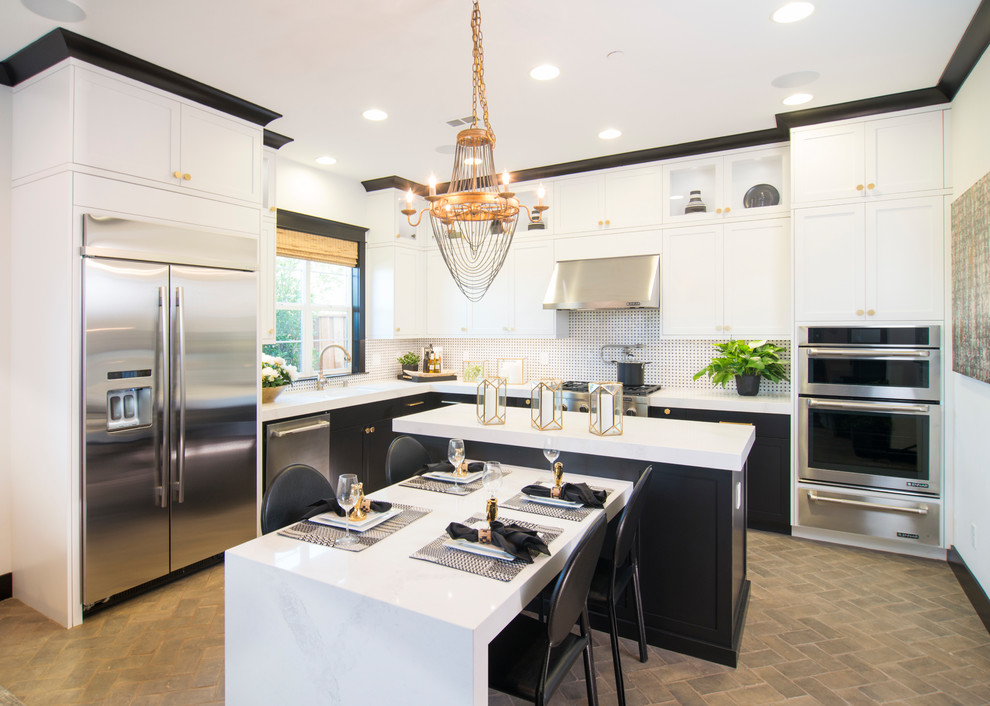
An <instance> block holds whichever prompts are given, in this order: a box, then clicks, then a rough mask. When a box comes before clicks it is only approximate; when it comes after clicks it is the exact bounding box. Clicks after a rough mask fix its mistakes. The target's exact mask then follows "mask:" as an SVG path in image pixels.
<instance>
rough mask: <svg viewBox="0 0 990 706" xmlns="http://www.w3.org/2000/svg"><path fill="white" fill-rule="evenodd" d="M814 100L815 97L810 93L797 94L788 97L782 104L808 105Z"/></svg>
mask: <svg viewBox="0 0 990 706" xmlns="http://www.w3.org/2000/svg"><path fill="white" fill-rule="evenodd" d="M812 98H814V96H813V95H811V94H810V93H795V94H794V95H791V96H787V98H785V99H784V100H782V101H781V103H783V104H784V105H801V104H802V103H807V102H808V101H810V100H811V99H812Z"/></svg>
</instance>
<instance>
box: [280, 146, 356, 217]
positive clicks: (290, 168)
mask: <svg viewBox="0 0 990 706" xmlns="http://www.w3.org/2000/svg"><path fill="white" fill-rule="evenodd" d="M277 177H278V184H277V187H276V188H277V203H278V207H279V208H281V209H284V210H287V211H295V212H297V213H305V214H306V215H308V216H318V217H320V218H326V219H328V220H332V221H341V222H343V223H350V224H351V225H356V226H367V223H366V222H365V221H366V220H367V218H366V211H367V208H366V206H365V201H366V198H367V194H366V192H365V190H364V187H363V186H361V182H359V181H354V180H352V179H346V178H344V177H342V176H338V175H336V174H333V173H331V172H328V171H326V170H324V169H319V168H316V167H312V168H311V167H305V166H303V165H301V164H299V163H298V162H293V161H291V160H288V159H284V158H282V157H281V156H280V157H279V159H278V171H277Z"/></svg>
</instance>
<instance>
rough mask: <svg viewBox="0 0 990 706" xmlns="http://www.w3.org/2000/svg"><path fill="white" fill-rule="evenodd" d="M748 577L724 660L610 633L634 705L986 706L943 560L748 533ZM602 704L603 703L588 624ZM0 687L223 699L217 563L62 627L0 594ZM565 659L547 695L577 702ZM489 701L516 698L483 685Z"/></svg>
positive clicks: (60, 698)
mask: <svg viewBox="0 0 990 706" xmlns="http://www.w3.org/2000/svg"><path fill="white" fill-rule="evenodd" d="M749 572H750V579H751V580H752V582H753V587H752V595H751V599H750V606H749V613H748V619H747V623H746V629H745V631H744V633H743V643H742V656H741V660H740V665H739V667H738V668H736V669H731V668H728V667H723V666H720V665H716V664H711V663H710V662H705V661H702V660H698V659H694V658H691V657H685V656H684V655H680V654H677V653H674V652H668V651H666V650H660V649H657V648H654V647H651V648H650V660H649V661H648V662H647V663H646V664H640V663H639V662H638V661H637V660H636V657H635V655H636V647H635V644H634V643H632V642H631V641H624V659H623V665H624V666H625V668H626V673H627V675H628V676H627V679H626V697H627V702H628V704H629V705H630V706H642V705H643V704H736V705H738V704H775V703H786V704H791V705H793V706H803V705H804V704H874V703H897V704H919V705H921V704H924V705H926V706H928V705H931V706H939V705H941V704H964V705H965V704H990V635H988V633H987V631H986V630H985V629H984V627H983V624H982V623H981V622H980V620H979V618H977V616H976V613H975V612H974V611H973V609H972V607H971V606H970V604H969V602H968V601H967V600H966V597H965V595H964V594H963V592H962V589H960V588H959V585H958V584H957V583H956V580H955V578H954V577H953V575H952V571H951V570H950V569H949V567H948V565H947V564H945V563H943V562H936V561H930V560H925V559H914V558H910V557H902V556H896V555H892V554H883V553H879V552H871V551H867V550H863V549H855V548H850V547H838V546H834V545H828V544H821V543H817V542H810V541H807V540H801V539H795V538H792V537H784V536H781V535H775V534H768V533H764V532H750V533H749ZM595 645H596V650H595V664H596V671H597V674H598V687H599V695H600V701H601V703H602V705H603V706H611V705H612V704H615V703H616V702H617V701H616V694H615V684H614V681H613V677H612V663H611V653H610V651H609V648H608V637H607V636H606V635H604V634H601V633H595ZM0 685H2V686H3V687H5V688H6V689H7V690H9V691H10V692H11V693H12V694H13V696H14V697H16V698H18V699H20V700H21V701H23V702H24V703H25V704H28V705H32V704H77V703H79V704H82V703H99V704H199V703H223V567H219V566H218V567H213V568H210V569H207V570H204V571H201V572H200V573H198V574H194V575H192V576H189V577H187V578H184V579H182V580H181V581H178V582H176V583H173V584H170V585H168V586H165V587H163V588H160V589H158V590H156V591H154V592H152V593H149V594H146V595H144V596H140V597H138V598H134V599H132V600H130V601H128V602H126V603H123V604H121V605H118V606H115V607H113V608H110V609H108V610H105V611H103V612H101V613H98V614H96V615H94V616H92V617H90V618H88V619H87V620H86V621H85V623H84V624H83V625H81V626H79V627H77V628H73V629H72V630H64V629H62V628H61V627H59V626H58V625H55V624H54V623H52V622H51V621H49V620H47V619H45V618H43V617H42V616H40V615H38V614H37V613H35V612H34V611H32V610H31V609H29V608H27V607H25V606H24V605H23V604H21V603H20V602H19V601H17V600H14V599H10V600H6V601H3V602H0ZM5 697H6V695H5V694H4V692H3V689H0V704H6V703H8V702H7V701H5V700H4V698H5ZM584 701H585V698H584V679H583V670H582V669H581V668H580V667H579V668H578V669H576V670H575V671H574V672H573V673H572V674H571V677H570V679H569V680H568V681H566V682H565V683H564V684H563V685H562V686H561V688H560V690H559V691H558V693H557V694H556V695H555V696H554V698H553V699H552V700H551V702H550V703H551V705H552V706H563V705H564V704H581V703H584ZM489 703H490V704H491V705H492V706H504V705H508V704H516V703H521V702H517V701H516V700H514V699H510V698H508V697H506V696H504V695H502V694H498V693H495V692H492V694H491V696H490V699H489Z"/></svg>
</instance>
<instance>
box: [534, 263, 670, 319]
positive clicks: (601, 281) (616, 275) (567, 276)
mask: <svg viewBox="0 0 990 706" xmlns="http://www.w3.org/2000/svg"><path fill="white" fill-rule="evenodd" d="M543 308H544V309H659V308H660V256H659V255H635V256H632V257H606V258H602V259H600V260H565V261H563V262H558V263H557V264H556V266H555V267H554V269H553V276H552V277H551V278H550V286H548V287H547V294H546V296H545V297H544V298H543Z"/></svg>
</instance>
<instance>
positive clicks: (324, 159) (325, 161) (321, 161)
mask: <svg viewBox="0 0 990 706" xmlns="http://www.w3.org/2000/svg"><path fill="white" fill-rule="evenodd" d="M316 163H317V164H336V163H337V160H336V159H334V158H333V157H331V156H329V155H323V156H322V157H317V158H316Z"/></svg>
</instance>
